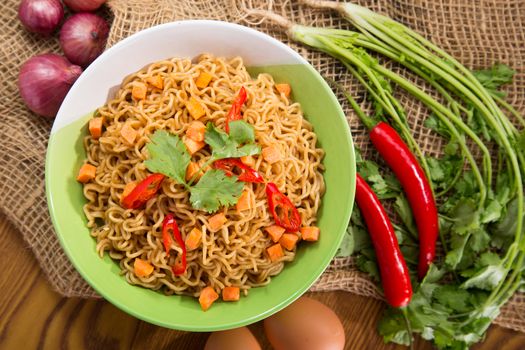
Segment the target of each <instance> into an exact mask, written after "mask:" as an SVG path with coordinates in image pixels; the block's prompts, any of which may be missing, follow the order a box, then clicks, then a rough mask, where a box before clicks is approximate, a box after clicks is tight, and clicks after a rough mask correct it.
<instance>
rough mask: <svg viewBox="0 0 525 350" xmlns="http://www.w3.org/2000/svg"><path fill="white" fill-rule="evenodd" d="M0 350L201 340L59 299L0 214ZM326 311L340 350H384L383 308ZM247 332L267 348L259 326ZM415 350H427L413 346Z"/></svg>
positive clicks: (349, 303)
mask: <svg viewBox="0 0 525 350" xmlns="http://www.w3.org/2000/svg"><path fill="white" fill-rule="evenodd" d="M0 237H2V239H1V240H0V256H1V266H2V273H1V274H0V295H1V298H0V314H1V318H0V349H104V350H110V349H155V350H161V349H202V348H203V347H204V344H205V343H206V339H207V337H208V333H189V332H179V331H174V330H170V329H166V328H162V327H157V326H154V325H151V324H149V323H146V322H142V321H140V320H138V319H136V318H134V317H132V316H130V315H128V314H126V313H124V312H122V311H120V310H119V309H117V308H116V307H114V306H113V305H111V304H109V303H108V302H106V301H103V300H84V299H78V298H63V297H61V296H60V295H58V294H57V293H55V292H54V291H53V290H52V289H51V287H50V285H49V284H48V282H47V280H46V278H45V276H44V275H43V273H42V271H41V270H40V267H39V266H38V263H37V261H36V259H35V258H34V256H33V254H32V252H31V250H30V249H29V248H28V247H27V245H26V244H25V242H24V241H23V239H22V237H21V236H20V234H19V233H18V231H17V230H15V229H14V228H13V227H12V226H11V225H10V224H8V223H7V220H6V219H5V217H3V216H1V215H0ZM308 295H309V296H310V297H312V298H315V299H318V300H320V301H322V302H323V303H325V304H326V305H328V306H330V307H331V308H332V309H334V310H335V312H336V313H337V314H338V315H339V317H340V318H341V320H342V322H343V324H344V327H345V329H346V339H347V343H346V348H347V349H405V348H404V347H401V346H394V345H384V344H383V341H382V339H381V338H380V337H379V336H378V334H377V332H376V324H377V321H378V320H379V318H380V316H381V312H382V311H383V309H384V305H383V304H382V303H381V302H378V301H376V300H373V299H369V298H364V297H360V296H356V295H353V294H350V293H345V292H325V293H309V294H308ZM250 329H251V330H252V332H253V333H254V334H255V335H256V337H257V338H258V339H259V341H260V343H261V345H262V347H263V349H271V347H270V345H269V343H268V341H267V340H266V338H265V337H264V332H263V328H262V324H261V323H260V322H259V323H257V324H254V325H251V326H250ZM415 345H416V346H415V348H416V349H432V346H431V344H430V343H428V342H425V341H423V340H421V339H418V340H417V341H416V344H415ZM524 348H525V334H522V333H518V332H514V331H510V330H507V329H503V328H501V327H498V326H492V327H491V328H490V330H489V332H488V336H487V338H486V340H485V342H484V343H483V344H480V345H478V346H476V347H475V349H505V350H511V349H524Z"/></svg>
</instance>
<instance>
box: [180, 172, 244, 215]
mask: <svg viewBox="0 0 525 350" xmlns="http://www.w3.org/2000/svg"><path fill="white" fill-rule="evenodd" d="M243 187H244V184H243V183H242V182H239V181H237V177H234V176H231V177H229V176H226V174H225V173H224V172H223V171H220V170H216V169H212V170H208V171H207V172H206V173H204V175H203V176H202V178H201V179H200V180H199V182H197V184H196V185H195V186H193V187H192V188H191V190H190V192H191V197H190V201H191V204H192V206H193V207H194V208H195V209H200V210H206V211H208V212H214V211H216V210H217V209H219V206H221V205H234V204H235V203H237V200H238V199H239V196H240V195H241V193H242V189H243Z"/></svg>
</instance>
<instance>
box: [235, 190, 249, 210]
mask: <svg viewBox="0 0 525 350" xmlns="http://www.w3.org/2000/svg"><path fill="white" fill-rule="evenodd" d="M236 207H237V213H240V212H241V211H244V210H248V209H252V208H253V201H252V195H251V192H250V191H243V192H242V193H241V196H240V197H239V200H238V201H237V205H236Z"/></svg>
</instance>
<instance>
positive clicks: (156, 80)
mask: <svg viewBox="0 0 525 350" xmlns="http://www.w3.org/2000/svg"><path fill="white" fill-rule="evenodd" d="M146 81H147V82H148V84H150V85H152V86H154V87H156V88H157V89H161V90H162V88H163V87H164V80H162V77H161V76H160V74H157V75H154V76H152V77H148V78H147V79H146Z"/></svg>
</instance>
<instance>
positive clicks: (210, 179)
mask: <svg viewBox="0 0 525 350" xmlns="http://www.w3.org/2000/svg"><path fill="white" fill-rule="evenodd" d="M204 141H205V142H206V143H207V144H208V145H209V146H210V149H211V151H212V154H211V156H210V158H209V159H208V160H207V161H206V163H205V164H203V165H202V166H201V167H200V169H199V172H204V171H205V169H206V168H208V166H209V165H210V164H212V163H213V162H214V161H216V160H219V159H223V158H239V157H243V156H250V155H255V154H259V153H260V152H261V149H260V147H259V146H258V145H256V144H255V132H254V130H253V127H252V126H251V125H250V124H248V123H246V122H245V121H243V120H237V121H232V122H230V133H229V134H227V133H225V132H223V131H222V130H219V129H217V128H216V127H215V126H214V125H213V124H212V123H208V124H207V126H206V132H205V134H204ZM147 149H148V152H149V155H150V158H149V159H148V160H146V162H145V164H146V168H147V169H148V170H149V171H151V172H154V173H161V174H164V175H166V176H168V177H170V178H171V179H173V180H175V181H176V182H177V183H178V184H180V185H183V186H184V188H185V189H186V190H188V191H189V192H190V202H191V205H192V206H193V208H195V209H199V210H205V211H207V212H209V213H211V212H214V211H217V210H218V209H219V207H220V206H228V205H234V204H235V203H237V201H238V199H239V197H240V195H241V193H242V190H243V186H244V184H243V183H242V182H239V181H237V177H236V176H226V174H225V173H224V172H223V171H221V170H217V169H211V170H207V171H205V172H204V175H203V176H202V177H201V178H200V180H199V181H198V182H197V183H196V184H193V182H194V180H195V177H196V176H195V177H194V178H193V179H190V180H189V181H186V169H187V168H188V165H189V164H190V161H191V156H190V154H189V153H188V150H187V149H186V146H185V145H184V143H183V142H182V140H181V139H180V138H179V136H177V135H174V134H170V133H168V132H166V131H164V130H157V131H156V132H155V133H154V134H153V135H152V137H151V143H149V144H148V145H147Z"/></svg>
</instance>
